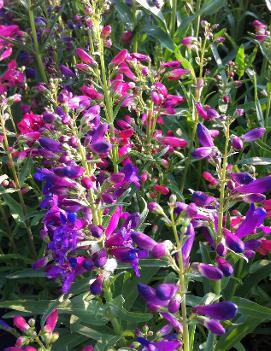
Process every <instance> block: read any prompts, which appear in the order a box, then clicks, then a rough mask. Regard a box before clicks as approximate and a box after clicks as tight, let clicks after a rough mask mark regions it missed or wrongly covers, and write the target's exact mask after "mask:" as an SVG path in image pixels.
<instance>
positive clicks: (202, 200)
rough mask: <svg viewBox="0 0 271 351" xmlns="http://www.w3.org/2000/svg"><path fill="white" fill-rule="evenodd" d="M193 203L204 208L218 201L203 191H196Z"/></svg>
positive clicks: (192, 199) (193, 195)
mask: <svg viewBox="0 0 271 351" xmlns="http://www.w3.org/2000/svg"><path fill="white" fill-rule="evenodd" d="M191 201H193V202H194V203H195V204H196V205H197V206H200V207H204V206H208V205H210V204H211V203H213V202H215V201H216V199H215V198H214V197H213V196H210V195H208V194H206V193H203V192H202V191H194V192H193V194H192V198H191Z"/></svg>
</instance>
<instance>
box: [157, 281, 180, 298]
mask: <svg viewBox="0 0 271 351" xmlns="http://www.w3.org/2000/svg"><path fill="white" fill-rule="evenodd" d="M178 290H179V287H178V285H176V284H170V283H164V284H160V285H159V286H158V287H157V288H156V296H157V297H158V298H159V299H161V300H170V299H171V298H172V297H173V296H175V295H176V293H177V291H178Z"/></svg>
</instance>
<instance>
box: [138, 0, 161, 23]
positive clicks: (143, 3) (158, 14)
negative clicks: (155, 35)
mask: <svg viewBox="0 0 271 351" xmlns="http://www.w3.org/2000/svg"><path fill="white" fill-rule="evenodd" d="M136 2H137V3H138V4H139V5H141V6H142V7H144V9H145V10H147V11H149V12H151V14H153V15H154V16H155V17H156V18H158V19H160V20H161V21H162V22H163V23H164V25H165V26H166V20H165V17H164V16H163V14H162V12H161V10H160V9H159V8H158V7H156V6H155V5H153V6H152V5H149V3H148V1H147V0H136Z"/></svg>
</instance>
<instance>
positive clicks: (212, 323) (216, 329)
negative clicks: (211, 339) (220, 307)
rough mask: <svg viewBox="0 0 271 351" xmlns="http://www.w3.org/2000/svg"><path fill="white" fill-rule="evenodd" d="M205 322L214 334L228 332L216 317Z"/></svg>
mask: <svg viewBox="0 0 271 351" xmlns="http://www.w3.org/2000/svg"><path fill="white" fill-rule="evenodd" d="M203 324H204V326H205V327H206V328H207V329H209V330H210V332H211V333H213V334H216V335H223V334H225V332H226V331H225V328H224V327H223V325H222V324H221V323H219V322H218V321H217V320H215V319H205V320H204V323H203Z"/></svg>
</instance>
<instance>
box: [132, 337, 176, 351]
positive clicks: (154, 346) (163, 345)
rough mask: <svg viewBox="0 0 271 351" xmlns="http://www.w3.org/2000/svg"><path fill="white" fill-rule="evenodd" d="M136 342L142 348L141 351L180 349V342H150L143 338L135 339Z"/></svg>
mask: <svg viewBox="0 0 271 351" xmlns="http://www.w3.org/2000/svg"><path fill="white" fill-rule="evenodd" d="M137 341H138V342H139V343H140V344H141V345H142V346H143V348H142V349H141V351H177V350H179V349H180V348H181V346H182V342H181V341H180V340H162V341H158V342H151V341H148V340H147V339H144V338H137Z"/></svg>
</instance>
